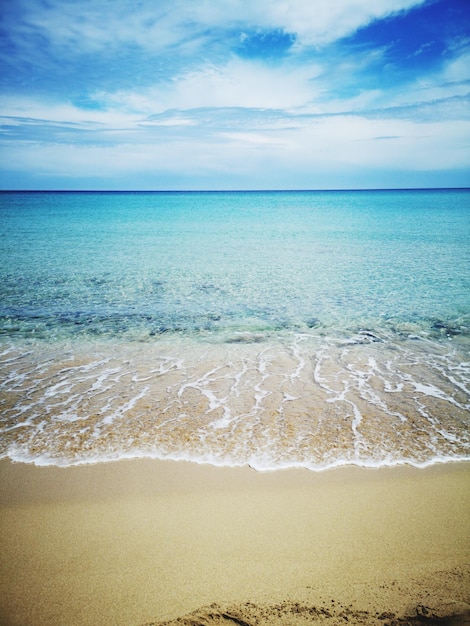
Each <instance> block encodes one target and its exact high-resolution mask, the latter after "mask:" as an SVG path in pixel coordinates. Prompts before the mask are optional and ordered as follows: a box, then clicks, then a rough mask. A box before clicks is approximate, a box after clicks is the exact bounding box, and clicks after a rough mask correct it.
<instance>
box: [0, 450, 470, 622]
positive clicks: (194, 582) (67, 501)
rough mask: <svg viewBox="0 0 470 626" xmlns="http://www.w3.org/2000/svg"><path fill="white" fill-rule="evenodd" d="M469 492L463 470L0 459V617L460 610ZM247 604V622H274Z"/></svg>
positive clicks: (468, 550)
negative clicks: (58, 463) (422, 607)
mask: <svg viewBox="0 0 470 626" xmlns="http://www.w3.org/2000/svg"><path fill="white" fill-rule="evenodd" d="M469 484H470V463H469V462H453V463H446V464H437V465H433V466H430V467H428V468H421V469H417V468H413V467H410V466H398V467H393V468H380V469H369V468H359V467H354V466H348V467H342V468H337V469H330V470H325V471H322V472H312V471H309V470H304V469H284V470H278V471H270V472H256V471H255V470H253V469H251V468H249V467H246V466H245V467H240V468H229V467H214V466H209V465H198V464H193V463H190V462H186V461H157V460H152V459H138V460H122V461H116V462H110V463H99V464H94V465H79V466H72V467H65V468H64V467H54V466H46V467H41V466H35V465H30V464H22V463H14V462H11V461H9V460H1V461H0V511H1V513H0V514H1V524H2V537H1V550H2V559H1V570H0V571H1V589H2V600H1V606H0V617H1V618H2V620H3V621H2V624H11V625H12V626H13V625H16V626H19V625H21V626H33V625H34V626H43V625H44V626H45V625H46V624H47V625H48V626H53V625H57V626H59V625H61V626H63V624H67V625H68V626H74V625H77V626H87V625H91V624H95V625H96V624H103V625H106V624H113V625H114V626H139V625H142V624H145V623H155V624H157V623H159V622H162V621H164V620H173V619H176V618H177V617H180V616H183V615H185V614H188V613H191V612H193V611H198V610H199V609H200V607H204V606H209V607H210V605H212V604H214V603H216V604H217V605H218V606H219V607H229V608H230V611H232V613H231V614H233V615H238V616H239V617H238V619H240V620H242V619H243V616H245V620H246V621H247V620H248V618H247V617H246V616H247V615H248V613H247V611H248V612H249V610H251V611H255V609H254V608H253V606H259V607H262V606H263V607H273V606H277V607H278V608H279V606H280V605H281V604H282V603H284V607H285V610H286V611H287V610H288V609H287V608H286V607H289V606H295V603H296V602H300V603H303V605H305V607H307V606H310V607H316V610H317V614H316V615H317V617H318V616H319V615H320V614H319V613H318V611H319V610H320V608H321V607H323V608H325V607H328V610H329V613H330V614H331V617H332V619H336V617H337V615H339V613H338V611H339V608H338V607H340V606H342V607H350V608H349V611H350V613H349V620H348V621H349V622H350V623H354V619H355V617H354V612H355V611H356V612H357V611H367V615H368V617H367V619H366V616H365V614H363V615H362V618H361V619H363V623H369V622H370V623H371V624H372V623H374V624H375V623H377V624H378V623H382V624H386V623H387V622H386V620H387V619H389V618H385V617H384V618H382V619H379V617H378V616H380V615H385V614H389V616H390V615H391V614H393V615H394V616H396V617H399V616H406V615H410V614H412V615H416V606H417V605H418V604H420V603H421V604H422V603H426V602H428V606H429V605H430V604H429V603H431V604H432V603H434V604H435V605H436V603H439V602H441V604H442V603H443V602H444V603H445V602H447V603H449V602H450V603H451V604H452V603H454V604H453V605H452V606H454V609H455V607H457V605H458V606H460V609H459V610H463V609H462V607H464V608H465V605H466V604H470V591H469V589H470V571H469V562H470V540H469V534H468V529H469V528H470V493H469V491H470V490H469V489H468V486H469ZM247 603H252V605H253V606H252V607H251V609H250V607H249V606H248V605H247ZM333 605H335V606H336V607H337V609H336V612H334V611H333V610H332V606H333ZM449 606H450V605H449ZM234 607H235V608H234ZM237 607H238V608H237ZM243 607H245V608H243ZM451 608H452V607H451ZM211 610H212V613H213V614H214V615H216V614H217V610H216V609H215V608H214V607H213V608H212V609H211ZM224 610H225V609H223V608H222V609H220V610H219V613H220V615H222V614H223V613H224ZM228 610H229V609H226V610H225V613H227V611H228ZM260 610H261V609H260ZM263 610H264V611H265V615H267V617H266V619H265V621H259V623H260V624H264V623H266V624H268V623H272V624H277V623H279V624H283V623H286V621H284V622H283V621H282V619H285V620H286V619H287V618H286V615H284V617H283V618H282V617H279V615H278V617H276V615H275V614H274V613H271V614H270V613H269V611H268V609H266V608H265V609H263ZM312 610H313V609H312ZM325 610H326V609H325ZM449 610H450V609H449ZM452 610H453V609H452ZM234 611H235V613H234ZM237 611H238V612H237ZM243 611H245V612H243ZM206 613H207V611H206ZM227 614H228V613H227ZM278 614H279V611H278ZM312 615H315V614H314V613H312V612H311V613H310V614H309V616H310V617H309V618H308V619H310V621H311V620H312ZM307 617H308V615H307V613H304V614H302V615H301V614H300V613H299V614H298V615H297V616H296V615H294V613H292V614H289V620H291V621H290V622H289V623H292V624H294V623H295V624H297V623H298V624H301V623H310V622H307V621H304V622H301V621H294V620H301V619H307ZM320 618H321V619H322V620H324V619H326V618H327V616H326V614H325V613H323V614H322V616H321V615H320ZM194 619H196V618H194ZM198 619H199V621H200V623H204V622H203V619H208V618H207V615H206V617H204V612H202V613H201V611H199V617H198ZM215 619H216V617H213V618H212V621H213V622H214V624H215V623H218V622H216V621H215ZM223 619H224V618H220V620H221V621H220V623H221V624H222V623H223ZM250 619H254V618H253V617H252V618H250ZM256 619H261V618H260V615H258V617H257V618H256ZM276 619H277V620H278V621H276ZM390 619H391V618H390ZM390 619H389V621H390ZM266 620H267V621H266ZM279 620H281V621H279ZM374 620H375V621H374ZM377 620H378V621H377ZM188 623H189V622H188ZM228 623H230V622H228ZM232 623H233V621H232ZM247 623H248V621H247ZM250 623H252V622H250ZM459 623H460V622H459ZM462 623H463V622H462Z"/></svg>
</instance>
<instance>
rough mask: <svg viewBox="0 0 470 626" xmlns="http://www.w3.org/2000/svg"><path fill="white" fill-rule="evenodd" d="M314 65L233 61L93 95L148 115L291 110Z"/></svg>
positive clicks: (307, 93)
mask: <svg viewBox="0 0 470 626" xmlns="http://www.w3.org/2000/svg"><path fill="white" fill-rule="evenodd" d="M319 71H320V70H319V68H318V67H317V66H313V65H311V66H308V67H290V66H285V65H283V66H279V67H266V66H264V65H262V64H261V63H259V62H255V61H247V60H241V59H236V58H232V59H231V60H230V61H229V62H228V63H227V64H225V65H223V66H214V65H209V66H206V67H202V68H201V69H199V70H197V71H191V72H189V73H186V74H182V75H180V76H178V77H175V78H174V80H172V81H171V82H168V83H165V84H164V85H155V86H154V87H152V88H149V89H146V90H143V91H141V92H140V93H136V92H133V91H132V92H129V91H121V92H116V93H98V94H95V98H96V99H97V100H98V101H99V102H101V103H103V105H105V106H107V107H111V108H124V109H125V110H129V111H134V112H140V113H142V114H144V113H145V114H152V113H158V112H161V111H165V110H167V109H175V108H179V109H194V108H198V107H248V108H252V107H255V108H283V109H290V108H294V107H300V106H304V105H305V104H307V103H308V102H309V101H310V99H311V97H312V84H311V80H312V79H313V78H315V76H316V74H318V73H319Z"/></svg>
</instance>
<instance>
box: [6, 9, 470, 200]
mask: <svg viewBox="0 0 470 626" xmlns="http://www.w3.org/2000/svg"><path fill="white" fill-rule="evenodd" d="M0 18H1V26H0V28H1V31H0V68H1V69H0V81H1V89H0V114H1V142H0V146H1V155H0V187H1V188H3V189H15V188H16V189H19V188H23V189H331V188H343V189H344V188H384V187H386V188H389V187H439V186H442V187H453V186H458V187H462V186H470V2H469V0H426V1H419V0H0Z"/></svg>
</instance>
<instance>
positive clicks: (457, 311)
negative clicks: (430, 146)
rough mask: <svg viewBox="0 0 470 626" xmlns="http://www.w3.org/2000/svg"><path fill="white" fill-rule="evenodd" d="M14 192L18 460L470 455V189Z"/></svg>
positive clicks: (10, 325) (11, 376) (7, 399)
mask: <svg viewBox="0 0 470 626" xmlns="http://www.w3.org/2000/svg"><path fill="white" fill-rule="evenodd" d="M0 199H1V213H0V215H1V220H2V221H1V223H2V227H1V233H2V246H1V249H2V257H1V261H2V268H1V270H0V271H1V305H0V313H1V344H0V353H1V354H0V363H1V365H0V367H1V372H2V378H1V380H2V383H1V422H0V423H1V433H2V434H1V452H0V453H1V454H2V455H3V456H9V457H11V458H14V459H22V460H30V461H34V462H36V463H54V464H59V465H67V464H71V463H82V462H90V461H96V460H106V459H118V458H123V457H136V456H152V457H157V458H181V459H189V460H193V461H197V462H209V463H214V464H225V465H241V464H247V463H249V464H251V465H252V466H253V467H256V468H258V469H268V468H270V469H272V468H277V467H289V466H302V467H308V468H311V469H322V468H325V467H331V466H336V465H341V464H346V463H355V464H359V465H365V466H381V465H393V464H397V463H404V462H406V463H412V464H414V465H427V464H430V463H433V462H437V461H449V460H457V459H465V458H469V449H470V441H469V434H468V433H469V429H468V425H469V415H470V411H469V408H470V400H469V393H468V389H469V380H470V358H469V351H468V348H469V328H470V323H469V322H470V299H469V295H468V294H469V267H470V263H469V256H470V255H469V244H468V241H469V234H470V233H469V230H470V226H469V223H470V221H469V209H470V192H467V191H432V192H430V191H410V192H401V191H400V192H399V191H392V192H325V193H320V192H294V193H292V192H265V193H262V192H259V193H258V192H253V193H222V192H221V193H154V194H152V193H11V194H10V193H4V194H2V195H1V198H0Z"/></svg>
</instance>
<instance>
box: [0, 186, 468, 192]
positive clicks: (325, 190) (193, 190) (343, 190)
mask: <svg viewBox="0 0 470 626" xmlns="http://www.w3.org/2000/svg"><path fill="white" fill-rule="evenodd" d="M468 190H470V186H468V187H357V188H342V187H338V188H325V189H307V188H305V189H300V188H299V189H289V188H286V189H0V193H326V192H354V191H468Z"/></svg>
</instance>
